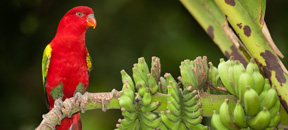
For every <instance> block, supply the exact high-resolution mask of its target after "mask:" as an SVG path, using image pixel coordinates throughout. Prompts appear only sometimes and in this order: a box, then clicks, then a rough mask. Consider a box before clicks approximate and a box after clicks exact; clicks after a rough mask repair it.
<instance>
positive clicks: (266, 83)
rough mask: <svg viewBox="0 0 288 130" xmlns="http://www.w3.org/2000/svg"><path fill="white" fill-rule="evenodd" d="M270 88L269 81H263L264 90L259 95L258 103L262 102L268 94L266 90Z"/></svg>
mask: <svg viewBox="0 0 288 130" xmlns="http://www.w3.org/2000/svg"><path fill="white" fill-rule="evenodd" d="M270 88H271V85H270V83H269V80H268V79H265V85H264V88H263V91H262V92H261V93H260V96H259V98H260V102H262V100H263V99H264V97H265V95H266V93H267V92H268V90H269V89H270Z"/></svg>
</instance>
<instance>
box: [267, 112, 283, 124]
mask: <svg viewBox="0 0 288 130" xmlns="http://www.w3.org/2000/svg"><path fill="white" fill-rule="evenodd" d="M280 121H281V115H280V112H277V113H276V115H275V116H274V117H273V118H272V119H271V122H270V124H269V127H276V126H278V125H279V123H280Z"/></svg>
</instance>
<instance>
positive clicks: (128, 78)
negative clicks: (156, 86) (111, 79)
mask: <svg viewBox="0 0 288 130" xmlns="http://www.w3.org/2000/svg"><path fill="white" fill-rule="evenodd" d="M120 73H121V76H122V83H123V84H124V83H126V82H128V84H129V87H130V88H131V89H132V90H133V92H135V89H134V83H133V81H132V78H131V77H130V76H129V75H128V74H127V73H126V72H125V70H121V72H120Z"/></svg>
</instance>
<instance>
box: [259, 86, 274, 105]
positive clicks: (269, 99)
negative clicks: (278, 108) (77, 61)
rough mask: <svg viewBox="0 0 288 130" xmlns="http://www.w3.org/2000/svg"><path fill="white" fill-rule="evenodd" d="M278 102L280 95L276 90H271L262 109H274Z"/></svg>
mask: <svg viewBox="0 0 288 130" xmlns="http://www.w3.org/2000/svg"><path fill="white" fill-rule="evenodd" d="M277 100H278V95H277V92H276V90H275V88H270V89H269V90H268V91H267V93H266V94H265V96H264V98H263V100H262V102H261V103H260V107H267V108H268V109H270V108H272V107H273V106H274V104H275V102H276V101H277Z"/></svg>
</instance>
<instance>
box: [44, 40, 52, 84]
mask: <svg viewBox="0 0 288 130" xmlns="http://www.w3.org/2000/svg"><path fill="white" fill-rule="evenodd" d="M51 53H52V48H51V45H50V44H48V45H47V46H46V48H45V50H44V54H43V59H42V78H43V84H44V85H45V79H46V77H47V74H48V68H49V64H50V59H51Z"/></svg>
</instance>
